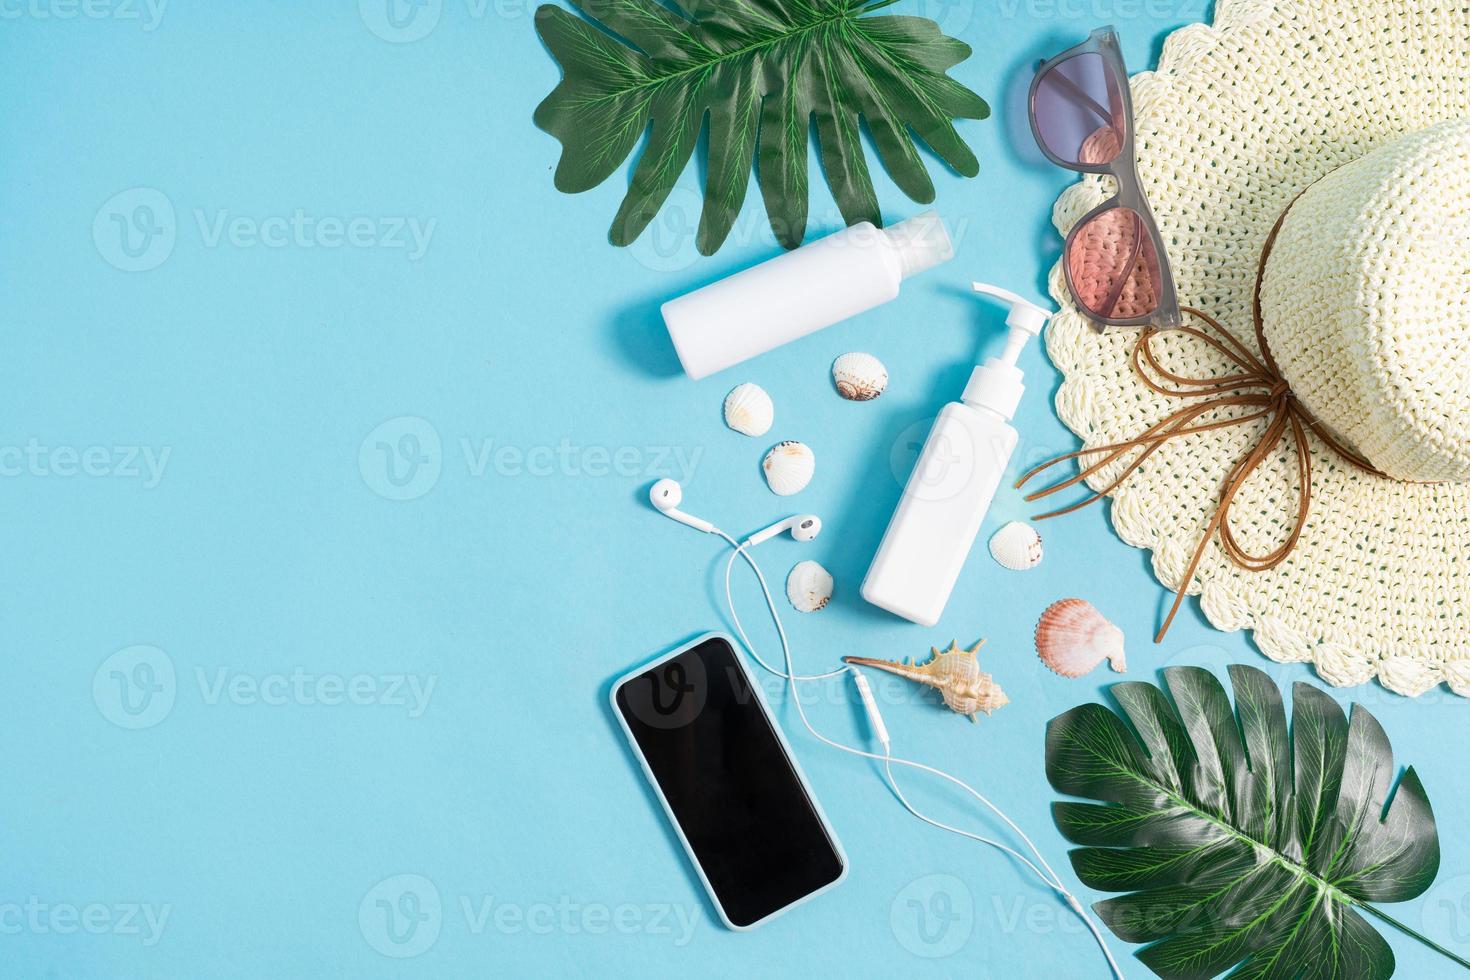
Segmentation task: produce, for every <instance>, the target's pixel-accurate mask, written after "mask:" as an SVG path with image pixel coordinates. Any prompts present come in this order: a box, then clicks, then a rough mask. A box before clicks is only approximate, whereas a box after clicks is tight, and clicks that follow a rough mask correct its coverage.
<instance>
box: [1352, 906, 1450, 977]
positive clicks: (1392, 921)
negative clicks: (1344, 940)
mask: <svg viewBox="0 0 1470 980" xmlns="http://www.w3.org/2000/svg"><path fill="white" fill-rule="evenodd" d="M1353 905H1354V906H1356V907H1357V908H1360V909H1362V910H1363V911H1364V912H1369V913H1371V914H1373V915H1375V916H1377V917H1378V918H1380V919H1382V920H1383V921H1384V922H1387V923H1388V924H1389V925H1391V926H1393V927H1394V928H1395V929H1397V930H1398V931H1399V932H1402V933H1403V934H1404V935H1406V936H1412V937H1413V938H1415V939H1417V940H1419V941H1420V942H1421V943H1423V944H1424V945H1426V946H1428V947H1429V948H1430V949H1432V950H1434V951H1435V952H1437V953H1441V954H1443V955H1445V956H1447V957H1449V958H1450V959H1452V960H1454V961H1455V962H1456V963H1458V964H1460V965H1461V966H1463V967H1464V968H1465V969H1467V970H1470V960H1466V959H1465V958H1464V957H1461V956H1456V955H1455V954H1454V953H1451V952H1450V951H1449V950H1447V949H1445V948H1444V947H1443V946H1441V945H1440V944H1439V943H1437V942H1435V941H1434V940H1433V939H1430V938H1429V937H1428V936H1425V935H1422V934H1420V933H1418V932H1415V931H1414V930H1413V929H1410V928H1409V927H1408V926H1406V925H1404V924H1403V923H1402V922H1400V921H1399V920H1397V919H1395V918H1393V917H1392V916H1390V915H1388V914H1386V913H1384V912H1380V911H1378V909H1376V908H1374V907H1373V906H1371V905H1369V904H1368V903H1367V902H1357V901H1355V902H1353Z"/></svg>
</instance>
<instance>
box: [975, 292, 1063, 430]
mask: <svg viewBox="0 0 1470 980" xmlns="http://www.w3.org/2000/svg"><path fill="white" fill-rule="evenodd" d="M971 287H972V288H973V289H974V290H975V292H977V293H982V294H984V295H986V296H993V297H995V298H996V299H998V300H1001V301H1002V302H1004V303H1007V304H1009V306H1010V312H1009V313H1008V314H1006V326H1008V327H1010V328H1011V333H1010V336H1009V337H1007V338H1006V347H1005V350H1004V351H1002V352H1001V355H1000V356H999V357H992V358H989V359H988V360H986V362H985V363H984V364H982V365H980V366H979V367H977V368H975V370H974V371H973V372H971V374H970V383H969V384H967V385H965V393H964V395H963V396H961V400H962V401H964V402H965V403H966V404H967V405H973V406H975V407H976V408H984V409H988V410H990V411H992V412H995V413H996V414H997V415H999V416H1000V417H1001V418H1003V419H1005V420H1006V421H1007V422H1009V421H1010V420H1011V418H1012V417H1013V416H1014V415H1015V414H1016V406H1017V405H1019V404H1020V403H1021V395H1022V393H1023V392H1025V390H1026V386H1025V385H1023V384H1022V383H1021V369H1020V368H1018V367H1016V362H1017V361H1018V360H1019V359H1020V357H1021V351H1022V350H1023V349H1024V348H1025V347H1026V341H1028V340H1030V339H1031V338H1032V337H1035V336H1036V335H1037V334H1039V333H1041V328H1042V327H1044V326H1046V321H1047V320H1049V319H1051V316H1052V311H1051V310H1048V309H1046V308H1045V307H1041V306H1038V305H1036V304H1035V303H1033V302H1031V301H1030V300H1028V299H1025V298H1024V297H1021V296H1017V295H1016V294H1015V293H1013V292H1011V291H1010V290H1009V289H1002V288H1000V287H999V286H992V285H990V284H989V283H983V282H977V283H972V284H971Z"/></svg>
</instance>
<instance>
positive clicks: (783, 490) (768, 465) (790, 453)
mask: <svg viewBox="0 0 1470 980" xmlns="http://www.w3.org/2000/svg"><path fill="white" fill-rule="evenodd" d="M761 468H762V469H763V470H765V473H766V483H767V484H768V485H769V486H770V488H771V492H772V493H777V494H780V495H781V496H783V497H789V496H791V495H792V494H793V493H799V492H801V490H803V489H804V488H805V487H806V485H807V484H808V483H810V482H812V474H813V473H815V472H816V469H817V457H816V455H815V454H814V453H813V452H812V451H811V450H810V449H809V448H807V447H806V446H805V445H803V444H802V443H799V442H783V443H779V444H777V445H776V446H775V447H774V448H772V450H771V451H770V452H768V453H766V459H765V462H764V463H762V464H761Z"/></svg>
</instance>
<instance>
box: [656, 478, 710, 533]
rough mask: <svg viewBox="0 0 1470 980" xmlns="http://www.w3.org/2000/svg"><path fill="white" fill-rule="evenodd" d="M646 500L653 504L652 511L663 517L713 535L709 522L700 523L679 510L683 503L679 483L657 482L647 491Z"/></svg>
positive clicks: (697, 519) (670, 481)
mask: <svg viewBox="0 0 1470 980" xmlns="http://www.w3.org/2000/svg"><path fill="white" fill-rule="evenodd" d="M648 499H649V502H650V503H652V504H653V508H654V510H656V511H658V512H659V513H660V514H663V515H664V516H665V517H671V518H673V519H674V520H676V521H678V522H679V523H680V524H687V525H688V526H689V527H692V528H694V529H695V530H696V531H703V532H704V533H705V534H713V533H714V532H715V526H714V525H713V524H711V523H710V522H709V521H702V520H700V519H699V518H697V517H691V516H690V515H688V514H686V513H684V512H683V511H682V510H680V509H679V505H680V504H681V503H683V502H684V488H683V487H681V486H679V481H677V480H667V479H665V480H659V481H658V482H657V483H655V484H654V485H653V488H652V489H651V490H649V491H648Z"/></svg>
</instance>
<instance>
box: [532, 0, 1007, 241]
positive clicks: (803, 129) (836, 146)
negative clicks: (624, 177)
mask: <svg viewBox="0 0 1470 980" xmlns="http://www.w3.org/2000/svg"><path fill="white" fill-rule="evenodd" d="M891 2H893V0H877V2H871V0H684V6H685V7H686V8H687V9H688V14H687V15H686V14H684V13H680V12H675V11H674V10H673V9H671V8H669V7H666V6H664V5H663V4H662V3H660V2H659V0H573V3H574V4H575V5H576V7H577V9H578V10H580V11H581V12H582V13H583V14H585V15H586V18H587V19H584V18H582V17H578V16H576V15H574V14H572V13H570V12H568V11H566V10H564V9H562V8H560V7H556V6H552V5H549V4H548V5H546V6H543V7H541V8H540V9H538V10H537V11H536V29H537V31H538V32H539V33H540V35H541V38H542V40H543V41H545V43H546V46H547V48H549V49H550V51H551V53H552V55H553V57H555V58H556V60H557V61H558V62H560V64H561V66H562V80H561V83H560V84H559V85H558V86H557V87H556V89H555V90H554V91H553V92H552V93H551V94H550V95H549V96H547V97H546V100H545V101H544V102H542V103H541V105H540V106H538V107H537V109H536V117H535V118H536V125H538V126H540V127H541V128H542V129H544V130H545V131H546V132H548V133H550V134H551V135H553V136H555V137H556V138H557V139H558V140H560V141H561V143H562V156H561V162H560V164H559V165H558V166H557V170H556V186H557V188H558V189H560V190H562V191H566V192H567V193H571V194H575V193H578V192H580V191H585V190H589V189H591V188H593V187H596V186H597V185H598V184H601V183H602V182H603V181H604V180H606V179H607V178H608V177H610V176H612V174H613V173H614V172H615V171H616V170H617V169H618V168H619V167H620V166H621V165H622V164H623V162H624V161H625V160H627V159H628V156H629V155H630V154H631V153H632V152H633V151H634V148H635V147H636V145H637V144H638V141H639V140H640V139H641V138H642V136H643V134H644V133H645V132H646V131H648V130H650V129H651V130H652V135H651V136H650V137H649V139H648V144H647V146H646V147H645V148H644V150H643V153H642V155H641V156H640V157H639V160H638V163H637V165H636V166H635V167H634V168H633V175H632V180H631V182H630V186H629V188H628V193H627V196H626V197H625V198H624V199H623V204H622V207H621V208H619V209H618V214H617V217H616V218H614V219H613V224H612V229H611V232H610V238H611V239H612V242H613V243H614V244H616V245H628V244H630V243H632V242H633V241H634V240H635V239H636V238H637V237H638V236H639V235H640V234H642V232H643V230H644V229H645V228H646V227H648V224H649V222H650V221H652V220H653V218H654V216H655V215H657V214H658V211H659V209H660V208H662V207H663V205H664V202H665V201H666V200H667V198H668V196H669V194H670V192H671V191H672V190H673V189H674V184H675V182H676V181H677V180H678V178H679V175H680V173H682V172H683V171H684V168H685V167H686V166H687V165H688V164H689V161H690V159H691V158H692V157H693V155H694V152H695V149H696V147H697V145H698V142H699V137H700V133H701V131H702V130H707V134H708V152H707V169H706V176H705V189H704V209H703V213H702V214H701V216H700V220H699V236H698V246H699V250H700V251H701V252H702V253H704V254H705V255H711V254H713V253H714V252H715V251H716V250H717V249H719V247H720V245H721V244H722V243H723V242H724V241H725V238H726V236H728V235H729V233H730V229H731V228H732V227H733V226H734V224H735V219H736V217H737V216H738V215H739V213H740V208H741V206H742V205H743V204H744V201H745V194H746V190H747V189H748V187H749V184H750V169H751V165H752V164H753V163H754V162H755V160H756V158H757V156H759V160H760V167H759V178H760V188H761V194H762V195H763V196H764V198H765V203H766V212H767V214H768V215H769V217H770V222H771V228H772V230H773V231H774V232H775V234H776V238H777V239H778V240H779V241H780V242H781V244H782V245H784V246H786V247H787V248H795V247H796V246H797V245H800V244H801V241H802V239H803V238H804V237H805V236H806V225H807V147H808V142H809V140H808V134H809V133H810V131H811V126H812V121H813V120H815V122H816V128H817V144H818V147H819V149H820V151H821V160H822V167H823V169H824V170H825V171H826V174H827V181H828V183H829V184H830V185H831V188H832V193H833V196H834V197H835V198H836V200H837V204H838V207H839V208H840V209H841V211H842V217H843V219H844V220H846V221H847V223H848V224H856V223H857V222H859V221H872V222H873V223H874V224H881V218H880V215H879V211H878V199H877V195H876V194H875V193H874V191H873V180H872V176H871V175H870V173H869V171H868V162H867V158H866V156H865V155H864V152H863V142H862V136H861V132H862V130H861V126H862V124H863V123H866V124H867V127H868V131H869V132H870V133H871V134H872V137H873V143H874V145H875V146H876V147H877V149H878V154H879V156H880V157H881V158H882V161H883V164H884V166H885V167H886V168H887V169H888V172H889V173H890V174H891V175H892V177H893V179H894V182H895V183H897V184H898V186H899V187H900V188H902V190H903V191H904V193H906V194H908V196H909V197H911V198H913V199H914V200H915V201H918V202H920V203H924V204H927V203H929V202H930V201H932V200H934V184H933V183H932V182H931V181H930V179H929V174H928V172H927V171H926V170H925V168H924V164H923V161H922V160H921V159H920V157H919V153H918V150H917V149H916V148H915V145H914V140H913V137H912V136H911V135H910V130H912V131H913V133H914V134H917V136H918V138H919V139H921V140H923V141H924V142H925V143H926V144H928V146H929V147H930V149H932V150H933V151H934V152H935V153H937V154H938V155H939V156H940V157H941V158H942V159H943V160H944V161H945V162H946V163H948V164H949V165H950V166H951V167H953V168H954V169H955V170H956V171H958V172H959V173H961V174H963V175H965V176H966V177H973V176H975V174H977V173H979V171H980V164H979V162H978V161H977V160H976V159H975V155H974V154H973V153H972V152H970V149H969V147H967V146H966V145H965V143H964V141H963V140H961V139H960V137H959V134H958V133H956V132H955V128H954V124H953V121H954V120H955V119H984V118H985V117H986V116H988V115H989V114H990V107H989V106H987V105H986V104H985V101H984V100H983V99H981V98H980V97H979V96H978V95H976V94H975V93H974V92H971V91H970V90H969V89H967V88H965V87H964V86H963V85H961V84H959V83H958V82H956V81H955V80H954V79H952V78H950V77H949V76H948V75H947V74H946V72H948V71H949V69H950V68H953V67H954V66H955V65H957V64H959V63H960V62H961V61H964V60H965V59H966V58H968V57H969V56H970V48H969V46H968V45H966V44H963V43H961V42H959V41H956V40H955V39H953V38H950V37H946V36H945V35H944V34H942V33H941V32H940V30H939V27H938V25H936V24H935V23H934V22H933V21H930V20H925V19H923V18H920V17H888V16H885V17H871V16H863V15H864V14H865V13H867V12H868V11H870V10H872V9H875V8H876V7H879V6H887V5H888V3H891Z"/></svg>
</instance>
